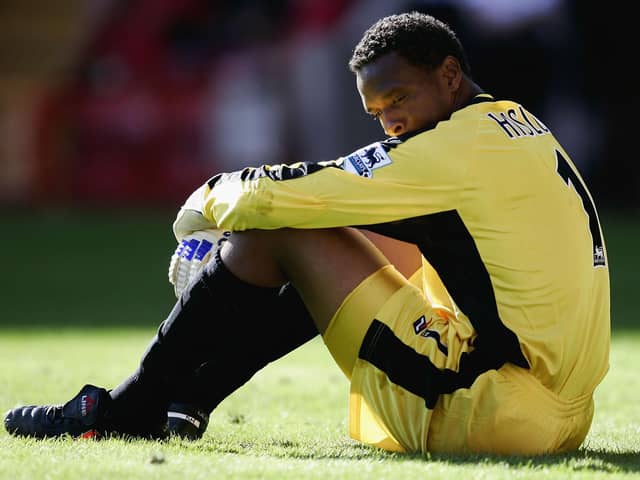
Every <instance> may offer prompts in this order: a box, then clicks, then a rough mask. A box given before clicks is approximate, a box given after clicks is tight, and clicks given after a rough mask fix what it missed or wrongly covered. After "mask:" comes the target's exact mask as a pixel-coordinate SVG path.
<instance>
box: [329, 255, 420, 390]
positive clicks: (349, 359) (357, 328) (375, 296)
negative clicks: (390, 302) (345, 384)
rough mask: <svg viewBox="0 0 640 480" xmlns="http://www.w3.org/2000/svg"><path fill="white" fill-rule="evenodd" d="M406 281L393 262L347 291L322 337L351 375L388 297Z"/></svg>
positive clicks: (334, 356)
mask: <svg viewBox="0 0 640 480" xmlns="http://www.w3.org/2000/svg"><path fill="white" fill-rule="evenodd" d="M406 283H407V280H406V279H405V278H404V277H403V276H402V275H401V274H400V273H399V272H398V271H397V270H396V269H395V268H394V267H393V265H387V266H385V267H382V268H381V269H380V270H378V271H377V272H375V273H373V274H371V275H370V276H369V277H367V278H366V279H364V280H363V281H362V282H361V283H360V284H359V285H358V286H357V287H356V288H354V289H353V290H352V291H351V293H349V295H347V298H345V299H344V300H343V302H342V304H341V305H340V307H339V308H338V310H337V311H336V313H335V314H334V316H333V318H332V319H331V321H330V322H329V326H328V327H327V330H326V331H325V332H324V334H323V335H322V338H323V340H324V342H325V344H326V345H327V347H328V348H329V351H330V352H331V355H333V359H334V360H335V362H336V363H337V364H338V366H339V367H340V369H341V370H342V372H343V373H344V374H345V375H346V377H347V378H348V379H351V372H352V370H353V364H354V363H355V360H356V358H357V357H358V350H360V344H361V343H362V339H363V338H364V335H365V333H367V329H368V328H369V325H371V321H372V320H373V319H374V318H375V315H376V313H377V312H378V310H380V308H381V306H382V305H383V304H384V303H385V302H386V301H387V298H388V297H389V296H391V295H392V294H393V293H394V292H395V291H397V290H398V289H399V288H400V287H402V286H403V285H405V284H406ZM337 325H340V327H339V328H337Z"/></svg>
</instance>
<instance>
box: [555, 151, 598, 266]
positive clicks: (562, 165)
mask: <svg viewBox="0 0 640 480" xmlns="http://www.w3.org/2000/svg"><path fill="white" fill-rule="evenodd" d="M556 165H557V166H556V172H557V173H558V175H560V178H562V180H563V181H564V183H566V184H567V186H568V187H569V188H571V186H573V188H574V190H575V192H576V193H577V194H578V195H579V196H580V199H581V200H582V206H583V208H584V211H585V212H586V214H587V218H588V219H589V230H590V231H591V241H592V246H593V266H594V267H603V266H605V265H606V260H605V255H604V243H603V242H602V234H601V233H600V221H599V220H598V213H597V212H596V206H595V205H594V203H593V199H592V198H591V195H589V192H588V191H587V187H586V186H585V185H584V183H582V180H580V177H578V175H577V174H576V172H574V171H573V169H572V168H571V166H570V165H569V162H568V161H567V159H566V158H564V157H563V156H562V154H561V153H560V152H559V151H558V150H556Z"/></svg>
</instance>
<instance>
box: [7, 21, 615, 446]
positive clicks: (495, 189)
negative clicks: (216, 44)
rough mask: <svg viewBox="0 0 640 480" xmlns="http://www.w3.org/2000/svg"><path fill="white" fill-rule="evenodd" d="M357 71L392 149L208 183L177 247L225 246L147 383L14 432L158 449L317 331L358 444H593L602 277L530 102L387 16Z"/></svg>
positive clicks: (605, 278) (457, 50) (423, 24)
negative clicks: (411, 255)
mask: <svg viewBox="0 0 640 480" xmlns="http://www.w3.org/2000/svg"><path fill="white" fill-rule="evenodd" d="M349 65H350V68H351V70H352V71H353V72H354V73H355V77H356V82H357V89H358V92H359V94H360V97H361V99H362V104H363V106H364V109H365V110H366V111H367V112H368V113H369V114H371V115H372V116H373V117H374V118H376V119H378V120H379V121H380V124H381V126H382V128H383V129H384V132H385V133H386V134H387V135H388V137H389V138H387V139H386V140H384V141H381V142H376V143H374V144H371V145H368V146H366V147H364V148H362V149H359V150H357V151H356V152H354V153H352V154H349V155H345V156H343V157H339V158H338V159H336V160H332V161H326V162H319V163H305V162H300V163H296V164H292V165H273V166H263V167H261V168H246V169H244V170H242V171H241V172H232V173H225V174H219V175H216V176H214V177H212V178H211V179H210V180H208V181H207V182H206V183H205V184H203V185H202V186H201V187H200V188H198V189H197V190H196V191H195V192H194V193H193V194H192V195H191V196H190V198H189V199H188V201H187V202H186V204H185V207H184V208H183V209H182V210H181V211H180V213H179V215H178V218H177V219H176V224H174V227H175V231H176V232H178V238H179V240H182V239H185V238H188V237H189V236H190V235H192V234H194V235H195V234H196V233H197V232H199V231H206V230H211V229H213V230H216V229H217V230H219V231H223V230H224V231H229V232H231V233H230V234H229V235H228V236H225V237H224V238H225V239H224V240H223V241H221V242H220V244H219V245H218V246H217V247H215V249H214V251H213V252H214V253H213V258H212V260H210V261H209V262H208V263H206V265H205V266H204V267H203V269H202V270H201V272H200V274H199V275H197V276H196V277H195V278H194V279H193V280H192V281H190V282H189V283H188V286H187V287H186V289H185V290H184V292H182V294H181V296H180V298H179V300H178V302H177V303H176V305H175V307H174V308H173V310H172V311H171V312H170V314H169V315H168V317H167V318H166V319H165V320H164V322H162V324H161V325H160V327H159V329H158V332H157V335H156V336H155V338H154V339H153V340H152V341H151V343H150V344H149V346H148V348H147V350H146V352H145V353H144V355H143V357H142V360H141V362H140V365H139V367H138V369H137V370H136V371H135V372H134V373H133V374H132V375H131V376H130V377H129V378H127V379H126V380H125V381H123V382H122V383H121V384H120V385H118V386H116V387H115V388H114V389H113V390H107V389H105V388H101V387H96V386H93V385H87V386H85V387H84V388H83V389H82V390H81V391H80V393H79V394H78V395H77V396H76V397H74V398H73V399H71V400H70V401H69V402H67V403H66V404H65V405H63V406H42V407H38V406H28V407H19V408H16V409H13V410H12V411H10V412H9V413H8V414H7V416H6V417H5V427H6V428H7V430H8V431H9V432H11V433H12V434H15V435H25V436H33V437H49V436H58V435H63V434H67V433H69V434H72V435H82V434H83V433H85V432H87V431H98V432H100V433H102V434H130V435H135V436H150V437H162V436H163V435H165V434H166V423H167V411H168V410H169V408H170V405H176V404H186V405H194V404H195V405H199V406H201V407H202V409H203V410H204V416H205V417H206V415H207V414H208V412H209V411H210V410H211V409H213V408H215V405H217V403H218V402H219V401H220V400H222V399H223V398H225V397H226V396H227V395H229V394H230V393H231V392H232V391H233V390H234V389H236V388H237V387H238V386H239V385H241V384H242V383H244V382H245V381H247V380H248V379H249V378H250V377H251V376H252V375H253V374H254V373H255V372H256V371H258V370H259V369H260V368H262V366H264V365H265V364H266V363H268V362H270V361H273V360H275V359H277V358H279V357H280V356H281V355H283V354H284V353H286V352H288V351H291V350H292V349H294V348H296V347H297V346H299V345H301V344H302V343H304V342H305V341H306V340H308V339H309V338H311V337H312V336H314V335H315V334H316V332H319V333H320V334H321V335H322V338H323V340H324V342H325V344H326V346H327V348H328V350H329V351H330V353H331V355H332V356H333V358H334V359H335V361H336V362H337V364H338V365H339V367H340V368H341V369H342V371H343V372H344V374H345V375H346V377H347V378H348V379H349V381H350V398H349V433H350V435H351V436H352V437H353V438H354V439H356V440H359V441H361V442H364V443H367V444H370V445H375V446H377V447H380V448H383V449H387V450H392V451H404V452H427V451H432V452H487V453H507V454H542V453H552V452H562V451H567V450H571V449H575V448H577V447H578V446H579V445H580V444H581V443H582V441H583V440H584V438H585V437H586V435H587V433H588V431H589V428H590V425H591V421H592V416H593V412H594V402H593V393H594V391H595V389H596V387H597V386H598V384H599V383H600V382H601V380H602V379H603V377H604V376H605V374H606V372H607V369H608V355H609V342H610V325H609V271H608V266H607V255H606V249H605V244H604V238H603V235H602V231H601V228H600V224H599V220H598V216H597V213H596V209H595V206H594V203H593V199H592V197H591V195H590V194H589V192H588V190H587V187H586V185H585V183H584V182H583V180H582V178H581V177H580V175H579V173H578V171H577V169H576V167H575V165H574V164H573V163H572V161H571V158H570V155H569V153H568V152H567V151H565V150H564V148H563V147H562V146H561V145H560V144H559V143H558V141H557V139H556V138H555V137H554V135H553V133H552V132H551V131H550V129H549V128H548V127H547V126H546V125H545V124H544V123H543V122H542V121H541V120H540V119H539V118H537V117H536V116H535V115H534V114H533V113H532V112H529V111H528V110H527V109H526V108H525V106H523V105H520V104H518V103H516V102H514V101H510V100H497V99H495V98H494V97H493V96H491V95H490V94H488V93H485V92H483V91H482V89H481V88H480V87H479V86H478V85H477V84H476V83H475V82H474V81H473V80H472V77H471V73H470V68H469V65H468V62H467V59H466V58H465V53H464V51H463V47H462V45H461V44H460V42H459V40H458V38H457V37H456V35H455V33H454V32H453V31H452V30H451V29H450V28H449V27H448V26H447V25H445V24H443V23H442V22H440V21H438V20H437V19H434V18H433V17H431V16H428V15H424V14H419V13H406V14H400V15H391V16H388V17H385V18H382V19H381V20H379V21H378V22H376V23H375V24H374V25H372V26H371V27H370V28H369V29H368V30H367V31H366V32H365V33H364V35H363V37H362V39H361V40H360V42H359V43H358V45H357V46H356V47H355V50H354V52H353V56H352V58H351V60H350V63H349ZM496 74H498V75H500V74H504V73H503V72H496ZM354 227H355V228H354ZM360 229H366V230H370V231H373V232H378V233H380V234H383V235H385V236H387V237H391V238H394V239H398V240H401V241H403V242H406V243H409V244H413V245H415V246H417V248H418V249H419V251H420V254H421V257H422V258H421V263H422V264H421V266H420V268H419V270H418V271H417V272H416V273H415V274H414V275H412V276H411V278H409V279H407V278H406V277H405V276H404V275H402V274H400V273H399V272H398V270H397V269H396V268H395V267H394V266H393V265H392V264H391V263H390V262H389V260H388V259H387V258H386V257H385V255H383V254H382V252H381V250H380V249H378V248H377V247H376V246H375V245H374V243H372V242H371V241H370V240H369V239H368V238H367V237H366V236H365V235H363V234H362V233H361V231H360ZM310 320H312V322H311V321H310ZM203 379H209V380H215V381H214V382H212V381H203Z"/></svg>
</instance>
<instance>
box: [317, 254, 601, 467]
mask: <svg viewBox="0 0 640 480" xmlns="http://www.w3.org/2000/svg"><path fill="white" fill-rule="evenodd" d="M463 318H464V317H463ZM474 335H475V333H474V331H473V328H472V327H471V325H470V324H469V322H468V321H466V322H465V321H461V320H460V318H457V317H454V316H452V315H447V314H446V312H444V313H443V312H442V311H440V310H439V309H438V308H437V307H434V306H432V305H430V304H429V302H428V301H427V299H426V298H425V296H424V295H423V294H422V292H421V290H420V289H418V288H417V287H416V286H414V285H413V284H411V283H410V282H409V281H407V280H406V279H405V278H404V277H403V276H402V275H401V274H400V273H398V272H397V270H395V268H394V267H393V266H391V265H387V266H385V267H383V268H381V269H380V270H378V271H377V272H375V273H374V274H372V275H371V276H369V277H368V278H366V279H365V280H364V281H363V282H362V283H361V284H360V285H358V287H356V288H355V289H354V290H353V291H352V292H351V293H350V294H349V295H348V296H347V298H346V299H345V300H344V301H343V303H342V305H341V306H340V308H339V309H338V311H337V312H336V314H335V315H334V318H333V319H332V321H331V323H330V324H329V327H328V328H327V330H326V332H325V334H324V335H323V339H324V342H325V344H326V345H327V347H328V349H329V351H330V352H331V354H332V356H333V357H334V359H335V361H336V363H337V364H338V366H339V367H340V368H341V369H342V371H343V372H344V373H345V375H346V376H347V378H349V379H350V382H351V385H350V395H349V434H350V436H351V437H352V438H354V439H355V440H358V441H360V442H363V443H366V444H369V445H374V446H376V447H379V448H383V449H385V450H390V451H399V452H450V453H466V452H483V453H496V454H520V455H535V454H544V453H554V452H562V451H569V450H573V449H576V448H577V447H579V446H580V444H581V443H582V441H583V440H584V438H585V437H586V435H587V432H588V431H589V427H590V425H591V420H592V417H593V408H594V407H593V399H592V396H591V395H585V396H584V397H581V398H577V399H574V400H573V401H571V402H567V401H565V400H562V399H560V398H559V397H558V396H557V395H555V394H554V393H552V392H551V391H549V390H548V389H546V388H545V387H544V386H543V385H542V384H541V383H540V382H539V381H538V380H537V379H536V378H535V377H534V376H533V375H531V374H530V373H529V371H528V370H525V369H522V368H520V367H517V366H515V365H512V364H509V363H507V364H505V365H504V366H503V367H501V368H500V369H498V370H495V369H494V370H488V371H485V372H484V373H481V374H479V375H478V376H477V377H476V378H475V380H474V381H473V382H472V383H471V385H470V387H469V388H459V389H457V390H454V391H453V392H452V393H443V394H438V393H437V392H427V393H426V394H422V395H418V394H416V393H412V392H416V391H420V388H421V385H425V384H426V385H429V383H428V380H429V375H430V373H433V372H434V370H438V371H442V370H444V369H451V370H453V371H454V372H455V371H456V370H457V367H458V365H459V362H460V359H461V355H462V354H463V353H465V352H468V351H469V350H472V347H471V346H470V345H471V343H472V340H473V338H474ZM369 345H375V348H377V349H378V351H377V352H376V354H375V356H376V358H382V363H383V364H384V369H385V371H383V370H382V369H381V368H379V367H378V366H376V365H374V363H375V362H374V363H372V361H371V357H372V355H369V354H368V352H367V351H366V349H367V347H368V346H369ZM371 348H373V347H371Z"/></svg>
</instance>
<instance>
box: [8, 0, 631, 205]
mask: <svg viewBox="0 0 640 480" xmlns="http://www.w3.org/2000/svg"><path fill="white" fill-rule="evenodd" d="M411 9H418V10H422V11H426V12H431V13H433V14H435V15H436V16H440V17H441V18H443V19H445V20H447V21H449V22H450V23H451V24H452V26H453V27H454V28H455V29H456V30H457V31H458V33H459V35H460V37H461V38H462V40H463V42H464V43H465V45H466V46H467V50H468V53H469V56H470V59H471V64H472V69H473V71H474V76H475V78H476V80H477V81H478V83H479V84H480V85H482V86H483V87H484V88H485V89H486V90H488V91H489V92H491V93H493V94H494V95H495V96H496V97H498V98H501V97H502V98H506V97H510V98H514V99H518V100H520V101H521V102H522V103H523V104H525V105H527V106H528V107H529V108H530V109H531V110H533V111H535V112H536V113H538V116H539V117H540V118H542V119H543V120H544V121H545V123H546V124H547V125H549V126H550V127H551V129H552V130H553V131H554V133H555V134H556V135H557V136H558V137H559V138H560V140H561V141H562V142H564V143H565V144H566V146H567V147H568V150H569V151H570V152H572V155H573V157H574V160H575V161H576V163H578V164H579V166H580V168H581V169H582V171H583V174H584V176H585V177H586V178H587V181H588V183H589V184H590V186H591V189H592V192H593V194H594V196H595V197H596V199H597V201H598V203H600V204H601V205H606V206H611V207H615V208H618V209H624V210H627V209H630V210H634V211H635V210H637V208H638V206H640V163H639V162H638V160H637V159H636V156H637V154H636V153H635V151H634V145H635V142H634V140H635V138H634V137H635V135H634V134H635V131H636V126H635V122H634V121H633V120H634V118H633V114H634V111H636V110H637V108H638V106H639V105H638V103H639V98H640V96H639V95H638V94H636V93H634V92H635V91H636V90H637V87H636V85H635V81H634V80H633V75H631V74H630V73H627V71H628V69H630V66H631V63H632V62H633V60H634V59H635V57H634V56H633V54H634V53H635V52H634V47H635V45H636V44H637V41H635V40H634V39H633V38H632V30H631V29H629V28H626V26H625V22H627V21H628V20H627V17H628V15H624V12H621V11H619V10H615V9H614V8H613V7H611V8H604V7H602V5H600V4H599V3H598V2H578V1H570V0H565V1H562V0H521V1H518V2H513V1H512V0H492V1H488V0H486V1H482V0H460V1H443V0H441V1H435V0H432V1H413V2H410V1H389V0H370V1H355V0H325V1H310V0H295V1H294V0H289V1H287V0H277V1H269V2H264V1H251V0H236V1H203V0H131V1H121V0H92V1H89V0H85V1H82V0H60V1H56V2H38V1H36V0H3V1H2V2H1V3H0V42H1V45H2V48H1V49H0V204H2V205H5V206H6V205H10V206H14V205H19V206H25V207H35V208H39V207H41V206H50V205H57V206H74V205H87V204H98V205H108V206H113V205H116V206H119V205H138V206H145V205H153V206H158V205H162V206H167V207H169V208H175V206H176V205H177V203H178V202H180V201H181V200H182V199H183V198H184V197H185V195H187V194H188V193H189V192H190V191H191V190H193V188H194V187H196V186H197V185H199V184H200V183H201V182H202V181H203V180H204V179H206V178H208V177H209V176H211V175H213V174H214V173H216V172H218V171H226V170H232V169H236V168H240V167H242V166H245V165H257V164H261V163H280V162H292V161H297V160H311V161H315V160H323V159H330V158H335V157H337V156H338V155H341V154H346V153H349V152H350V151H352V150H353V149H355V148H358V147H359V146H361V145H363V144H366V143H369V142H371V141H374V140H377V139H379V138H381V132H380V130H379V127H378V125H376V123H375V122H372V121H371V120H368V119H367V118H366V116H365V114H364V113H363V112H362V110H361V105H360V102H359V98H358V96H357V93H356V91H355V88H354V80H353V76H352V74H351V73H350V72H348V70H347V67H346V63H347V61H348V59H349V56H350V52H351V49H352V48H353V46H354V44H355V42H356V41H357V40H358V39H359V37H360V36H361V34H362V32H363V31H364V29H365V28H366V27H367V26H368V25H370V24H371V23H372V22H373V21H375V20H376V19H377V18H379V17H380V16H382V15H386V14H389V13H398V12H401V11H407V10H411ZM629 21H630V20H629Z"/></svg>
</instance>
